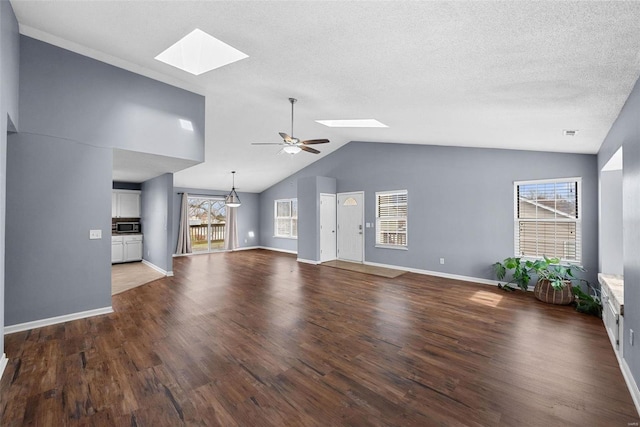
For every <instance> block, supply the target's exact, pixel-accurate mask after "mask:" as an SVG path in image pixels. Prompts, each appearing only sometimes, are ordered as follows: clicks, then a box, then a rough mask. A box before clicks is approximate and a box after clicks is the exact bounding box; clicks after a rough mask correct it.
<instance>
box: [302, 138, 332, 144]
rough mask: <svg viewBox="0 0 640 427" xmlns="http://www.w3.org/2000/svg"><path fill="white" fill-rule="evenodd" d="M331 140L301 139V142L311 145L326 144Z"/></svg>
mask: <svg viewBox="0 0 640 427" xmlns="http://www.w3.org/2000/svg"><path fill="white" fill-rule="evenodd" d="M327 142H329V140H328V139H307V140H306V141H301V144H304V145H310V144H326V143H327Z"/></svg>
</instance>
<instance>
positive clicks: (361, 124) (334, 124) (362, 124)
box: [316, 119, 389, 128]
mask: <svg viewBox="0 0 640 427" xmlns="http://www.w3.org/2000/svg"><path fill="white" fill-rule="evenodd" d="M316 122H318V123H320V124H321V125H325V126H328V127H330V128H387V127H389V126H387V125H385V124H384V123H380V122H379V121H377V120H376V119H355V120H316Z"/></svg>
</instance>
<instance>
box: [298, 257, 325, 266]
mask: <svg viewBox="0 0 640 427" xmlns="http://www.w3.org/2000/svg"><path fill="white" fill-rule="evenodd" d="M296 261H298V262H302V263H304V264H313V265H318V264H320V261H314V260H312V259H304V258H298V259H296Z"/></svg>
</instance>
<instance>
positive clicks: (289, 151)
mask: <svg viewBox="0 0 640 427" xmlns="http://www.w3.org/2000/svg"><path fill="white" fill-rule="evenodd" d="M282 151H284V152H285V153H287V154H298V153H299V152H300V151H302V148H300V147H298V146H295V145H287V146H286V147H284V148H283V149H282Z"/></svg>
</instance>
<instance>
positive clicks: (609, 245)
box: [599, 170, 624, 275]
mask: <svg viewBox="0 0 640 427" xmlns="http://www.w3.org/2000/svg"><path fill="white" fill-rule="evenodd" d="M622 242H623V240H622V171H621V170H617V171H607V172H601V173H600V250H599V255H600V270H599V271H600V273H606V274H620V275H621V274H624V269H623V266H624V262H623V256H622V245H623V243H622Z"/></svg>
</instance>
